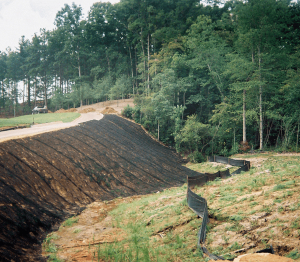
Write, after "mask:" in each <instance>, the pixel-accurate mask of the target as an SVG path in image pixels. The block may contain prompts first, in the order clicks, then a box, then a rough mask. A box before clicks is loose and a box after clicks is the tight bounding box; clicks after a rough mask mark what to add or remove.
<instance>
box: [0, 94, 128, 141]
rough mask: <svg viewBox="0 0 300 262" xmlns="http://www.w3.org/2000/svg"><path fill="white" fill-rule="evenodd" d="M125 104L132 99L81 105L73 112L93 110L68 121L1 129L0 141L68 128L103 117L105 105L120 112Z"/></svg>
mask: <svg viewBox="0 0 300 262" xmlns="http://www.w3.org/2000/svg"><path fill="white" fill-rule="evenodd" d="M127 105H130V106H133V99H124V100H120V101H115V100H113V101H107V102H100V103H96V104H92V105H86V106H82V107H79V108H76V110H74V111H73V112H76V111H77V112H79V113H80V112H88V111H94V112H88V113H81V116H80V117H79V118H77V119H75V120H74V121H72V122H70V123H63V122H61V121H59V122H53V123H46V124H37V125H33V126H32V127H31V128H23V129H15V130H9V131H2V132H0V143H1V142H4V141H7V140H12V139H18V138H24V137H28V136H34V135H37V134H42V133H46V132H52V131H56V130H60V129H65V128H69V127H72V126H76V125H78V124H80V123H83V122H87V121H91V120H100V119H102V118H103V114H102V113H101V112H102V111H103V110H104V109H105V108H106V107H110V108H112V109H114V111H116V112H117V113H121V111H122V109H123V108H124V107H126V106H127ZM91 109H92V110H91Z"/></svg>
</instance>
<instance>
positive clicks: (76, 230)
mask: <svg viewBox="0 0 300 262" xmlns="http://www.w3.org/2000/svg"><path fill="white" fill-rule="evenodd" d="M80 231H81V229H80V228H76V229H75V230H74V231H73V233H75V234H76V233H79V232H80Z"/></svg>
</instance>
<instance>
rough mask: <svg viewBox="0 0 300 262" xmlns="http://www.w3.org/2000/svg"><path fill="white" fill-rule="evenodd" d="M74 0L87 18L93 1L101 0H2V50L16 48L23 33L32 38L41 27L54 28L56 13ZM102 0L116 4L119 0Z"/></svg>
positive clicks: (0, 30) (0, 45)
mask: <svg viewBox="0 0 300 262" xmlns="http://www.w3.org/2000/svg"><path fill="white" fill-rule="evenodd" d="M73 2H74V3H75V4H76V5H78V6H79V5H80V6H81V7H82V13H83V18H86V17H87V14H88V11H89V10H90V7H91V6H92V5H93V3H95V2H100V0H98V1H97V0H63V1H62V0H0V51H2V52H3V51H5V50H6V48H7V47H10V48H11V50H12V51H14V50H16V48H17V47H18V43H19V40H20V39H21V36H22V35H24V36H25V39H29V40H31V39H32V37H33V36H34V34H35V33H37V34H39V32H40V29H41V28H45V29H46V30H52V29H54V28H55V26H54V20H55V16H56V13H57V12H58V11H60V10H61V9H62V8H63V7H64V4H69V5H72V3H73ZM102 2H111V3H112V4H114V3H117V2H119V0H110V1H108V0H105V1H102Z"/></svg>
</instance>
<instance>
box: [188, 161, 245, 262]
mask: <svg viewBox="0 0 300 262" xmlns="http://www.w3.org/2000/svg"><path fill="white" fill-rule="evenodd" d="M208 161H209V162H218V163H223V164H227V165H231V166H239V167H240V168H239V169H238V170H236V171H235V172H233V173H232V174H230V172H229V169H227V170H225V171H219V172H217V173H214V174H209V173H205V174H200V175H197V176H188V177H187V203H188V206H189V207H190V208H191V209H192V210H193V211H194V212H195V213H196V214H197V215H198V216H199V217H202V219H203V220H202V225H201V227H200V229H199V232H198V242H197V245H198V246H199V247H200V248H201V249H202V251H203V253H205V254H207V255H208V256H209V257H210V258H211V259H213V260H224V258H222V257H220V256H217V255H214V254H211V253H209V252H208V250H207V249H206V247H205V246H204V244H205V239H206V225H207V223H209V218H208V209H207V201H206V199H205V198H203V197H201V196H199V195H197V194H195V193H194V192H193V191H192V189H193V188H194V187H195V186H203V185H204V184H205V183H206V182H208V181H213V180H215V179H216V178H217V177H220V178H225V177H228V176H232V175H235V174H240V173H241V172H242V171H248V170H250V161H246V160H236V159H230V158H227V157H222V156H210V157H209V158H208ZM201 245H202V246H201Z"/></svg>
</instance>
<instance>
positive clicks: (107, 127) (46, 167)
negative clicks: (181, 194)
mask: <svg viewBox="0 0 300 262" xmlns="http://www.w3.org/2000/svg"><path fill="white" fill-rule="evenodd" d="M181 161H182V160H181V158H180V157H179V156H178V155H177V154H176V153H175V152H174V151H172V150H170V149H168V148H167V147H164V146H162V145H161V144H159V143H157V142H155V141H154V140H153V139H152V138H151V137H150V136H148V135H147V134H146V133H145V131H144V130H143V129H142V128H141V127H140V126H139V125H136V124H133V123H132V122H129V121H127V120H125V119H123V118H120V117H118V116H116V115H106V116H105V117H104V118H103V119H102V120H101V121H90V122H87V123H83V124H81V125H79V126H76V127H72V128H68V129H63V130H60V131H56V132H49V133H45V134H41V135H36V136H32V137H28V138H23V139H18V140H11V141H7V142H3V143H1V148H0V174H1V177H0V224H1V229H0V230H1V231H0V243H1V245H0V257H1V258H4V261H10V260H11V259H14V260H19V259H21V260H23V261H37V260H40V259H41V258H40V257H39V254H40V252H41V251H40V248H41V245H40V244H41V240H42V239H43V237H45V232H47V231H49V230H50V229H51V228H52V227H53V226H54V225H56V224H58V223H60V222H61V221H62V220H63V219H64V218H67V217H70V216H71V215H72V214H73V215H74V214H78V212H80V211H82V210H83V209H84V207H85V206H86V205H88V204H90V203H92V202H94V201H96V200H102V201H103V200H112V199H115V198H117V197H120V196H122V197H126V196H131V195H142V194H147V193H150V192H157V191H160V190H162V189H164V188H169V187H173V186H180V185H182V184H183V183H184V181H185V178H186V174H193V173H194V171H191V170H189V169H187V168H186V167H183V166H181V164H180V162H181Z"/></svg>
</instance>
